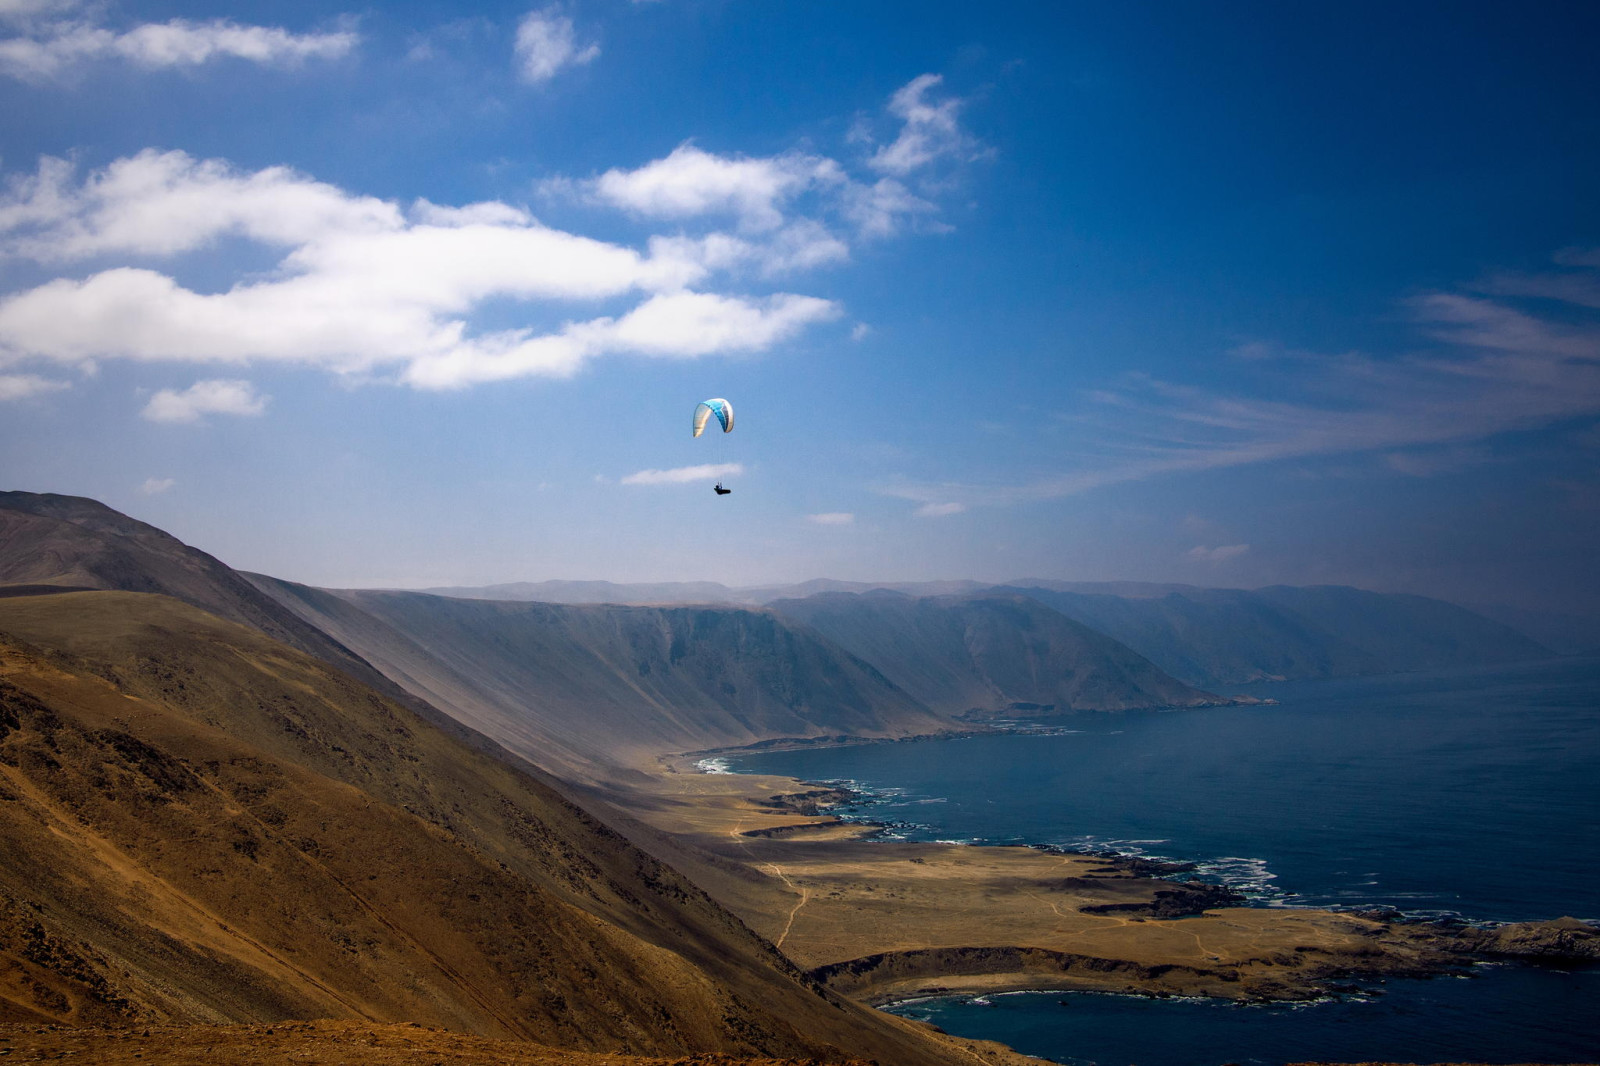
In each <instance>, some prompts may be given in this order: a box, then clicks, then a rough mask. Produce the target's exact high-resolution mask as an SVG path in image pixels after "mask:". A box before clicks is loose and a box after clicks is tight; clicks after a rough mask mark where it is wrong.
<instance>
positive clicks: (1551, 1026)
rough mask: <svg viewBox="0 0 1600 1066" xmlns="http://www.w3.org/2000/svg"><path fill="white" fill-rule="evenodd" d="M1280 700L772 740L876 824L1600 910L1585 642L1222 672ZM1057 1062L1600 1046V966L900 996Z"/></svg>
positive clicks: (1214, 869)
mask: <svg viewBox="0 0 1600 1066" xmlns="http://www.w3.org/2000/svg"><path fill="white" fill-rule="evenodd" d="M1229 692H1230V693H1231V692H1245V693H1248V694H1250V695H1255V696H1259V697H1263V698H1269V697H1270V698H1272V699H1275V700H1277V701H1278V702H1277V704H1276V705H1272V706H1253V707H1225V708H1211V709H1206V710H1198V711H1182V712H1172V713H1159V714H1158V713H1129V714H1118V715H1100V714H1085V715H1074V716H1064V717H1059V718H1052V719H1043V720H1030V721H1027V722H1019V723H1017V725H1018V727H1019V729H1020V730H1022V731H1019V732H1016V733H1011V734H1007V735H1000V736H982V737H966V738H956V739H949V740H931V741H912V742H902V743H894V744H871V745H863V746H860V747H851V748H830V749H821V750H811V751H786V752H771V753H766V754H761V755H748V756H739V757H737V758H734V759H730V760H726V761H725V762H726V763H727V764H728V765H729V766H730V768H732V769H734V770H738V771H744V772H757V773H773V774H785V775H789V776H793V777H798V778H801V779H803V780H807V781H818V782H839V783H845V784H848V785H849V786H850V787H852V788H855V789H857V790H858V791H860V792H862V793H863V794H864V795H865V797H866V799H865V801H864V802H863V803H861V804H860V805H858V806H856V807H854V808H852V809H850V810H848V811H846V812H844V813H845V814H846V816H849V817H859V818H864V819H868V820H871V821H875V822H880V823H887V824H888V825H889V826H890V828H889V830H888V832H887V833H886V834H885V835H886V836H889V837H891V838H899V839H914V840H949V841H960V842H968V843H985V844H1049V845H1058V846H1064V847H1070V848H1093V849H1109V850H1116V851H1120V852H1124V853H1128V854H1134V855H1143V856H1148V857H1155V858H1169V859H1179V860H1184V861H1189V862H1194V863H1197V864H1198V871H1199V875H1200V876H1203V877H1205V878H1207V879H1210V880H1216V881H1221V882H1224V883H1227V884H1230V885H1233V886H1234V887H1236V888H1238V889H1239V890H1241V891H1243V892H1245V893H1246V894H1247V895H1248V896H1249V897H1250V898H1251V899H1252V900H1253V901H1254V902H1256V903H1258V904H1259V905H1262V906H1294V905H1308V906H1319V907H1324V906H1334V907H1363V908H1364V907H1375V906H1382V907H1393V908H1396V909H1399V910H1401V911H1404V912H1407V913H1409V914H1414V915H1418V916H1426V917H1438V916H1456V917H1460V918H1463V919H1465V920H1468V921H1475V922H1478V921H1512V920H1528V919H1544V918H1555V917H1560V916H1562V915H1571V916H1574V917H1579V918H1587V919H1600V659H1594V658H1584V659H1564V660H1558V661H1555V662H1546V663H1538V664H1531V665H1530V664H1525V665H1519V666H1515V667H1497V668H1494V669H1479V670H1459V671H1452V672H1445V673H1431V674H1405V675H1398V676H1393V677H1384V678H1360V679H1346V680H1334V681H1306V682H1291V683H1277V684H1270V685H1257V686H1245V687H1244V688H1239V687H1234V688H1230V689H1229ZM894 1009H895V1010H896V1011H897V1012H899V1013H903V1014H907V1015H912V1016H915V1017H919V1018H925V1019H927V1020H929V1021H932V1022H934V1023H935V1024H937V1025H939V1026H941V1027H943V1028H945V1029H947V1030H949V1031H951V1032H954V1033H960V1034H962V1035H966V1036H972V1037H983V1038H988V1039H995V1040H1002V1041H1005V1042H1006V1043H1008V1044H1011V1045H1012V1046H1013V1047H1016V1048H1018V1049H1019V1050H1022V1051H1025V1052H1028V1053H1031V1054H1035V1055H1040V1056H1044V1057H1048V1058H1052V1059H1055V1060H1057V1061H1060V1062H1064V1063H1074V1064H1084V1066H1087V1064H1099V1066H1111V1064H1115V1066H1123V1064H1132V1063H1137V1064H1139V1066H1203V1064H1207V1063H1217V1064H1220V1063H1225V1062H1235V1063H1241V1064H1244V1063H1282V1062H1292V1061H1304V1060H1306V1059H1320V1060H1323V1061H1363V1060H1365V1061H1370V1060H1373V1059H1386V1060H1389V1061H1402V1062H1438V1061H1443V1060H1455V1061H1461V1060H1469V1061H1475V1062H1486V1063H1510V1062H1548V1063H1565V1062H1597V1061H1600V970H1597V969H1592V968H1577V969H1566V970H1559V969H1549V968H1531V967H1522V966H1488V967H1479V968H1477V969H1476V970H1475V971H1474V973H1473V975H1472V976H1470V977H1466V978H1460V977H1444V978H1435V979H1429V980H1403V981H1389V982H1387V983H1384V984H1373V985H1371V986H1369V988H1368V993H1367V994H1365V995H1358V996H1347V997H1345V998H1343V999H1340V1000H1335V1001H1329V1002H1322V1003H1312V1004H1300V1005H1293V1006H1248V1007H1239V1006H1233V1005H1225V1004H1219V1003H1214V1002H1207V1001H1183V1000H1149V999H1143V998H1138V997H1127V996H1113V995H1103V994H1084V993H1073V994H1063V993H1019V994H1010V995H991V996H985V997H978V998H976V999H973V998H954V999H940V1000H924V1001H920V1002H916V1003H908V1004H903V1005H900V1006H898V1007H896V1008H894Z"/></svg>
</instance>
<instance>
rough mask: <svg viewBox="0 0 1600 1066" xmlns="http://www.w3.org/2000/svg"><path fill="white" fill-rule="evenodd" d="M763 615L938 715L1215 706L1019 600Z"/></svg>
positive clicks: (899, 603)
mask: <svg viewBox="0 0 1600 1066" xmlns="http://www.w3.org/2000/svg"><path fill="white" fill-rule="evenodd" d="M772 609H773V610H775V611H777V612H778V613H779V614H781V615H783V616H784V617H786V618H792V619H795V620H797V621H800V622H803V623H805V624H806V625H808V626H810V627H811V628H813V629H815V630H817V631H818V632H820V633H822V634H823V635H824V636H826V637H828V638H829V639H830V640H832V641H834V642H835V643H837V644H839V645H841V646H842V647H844V648H846V649H848V650H849V651H850V652H851V653H853V654H855V655H858V656H860V657H861V658H863V659H865V660H866V661H867V662H869V663H871V664H872V665H873V666H875V667H877V668H878V669H879V670H880V671H882V672H883V674H884V675H885V676H886V677H888V678H889V679H890V680H891V681H893V682H894V683H895V684H896V685H899V686H900V687H901V688H903V689H905V690H906V691H907V692H909V693H911V695H913V696H915V697H916V698H918V699H919V700H922V701H923V702H924V703H926V704H927V705H928V706H930V707H932V708H933V709H934V710H936V711H939V712H940V713H942V714H964V713H967V712H971V711H976V712H979V713H982V714H990V713H998V712H1007V711H1015V710H1018V709H1023V708H1019V707H1018V705H1030V704H1031V705H1034V706H1035V707H1036V708H1044V707H1051V708H1054V709H1055V710H1057V711H1068V710H1095V711H1120V710H1130V709H1133V708H1141V707H1195V706H1204V705H1207V704H1214V703H1216V702H1218V699H1217V697H1215V696H1212V695H1210V694H1209V693H1205V692H1201V691H1199V690H1197V689H1193V688H1190V687H1189V686H1188V685H1185V684H1183V683H1181V682H1179V681H1176V680H1174V679H1173V678H1171V677H1168V676H1167V675H1166V674H1164V673H1162V672H1161V670H1159V669H1158V668H1157V667H1156V666H1154V665H1153V664H1152V663H1150V662H1149V661H1148V660H1147V659H1145V658H1144V657H1143V656H1141V655H1139V654H1138V653H1137V652H1134V651H1133V650H1131V649H1130V648H1127V647H1125V646H1124V645H1122V644H1119V643H1117V642H1116V641H1115V640H1112V639H1111V638H1110V637H1107V636H1104V635H1102V634H1100V633H1096V632H1095V631H1093V630H1091V629H1089V628H1088V627H1086V626H1084V625H1082V624H1080V623H1078V622H1074V621H1072V620H1071V619H1069V618H1066V617H1064V616H1062V615H1060V614H1058V613H1057V612H1055V611H1052V610H1050V609H1049V608H1047V607H1045V606H1044V605H1042V604H1040V603H1037V602H1035V601H1034V600H1031V599H1029V598H1027V597H1024V596H1018V595H990V594H976V595H971V596H939V597H931V598H922V599H917V598H913V597H910V596H905V595H902V594H900V593H897V592H887V591H878V592H870V593H866V594H863V595H856V594H853V593H824V594H821V595H817V596H811V597H808V598H806V599H802V600H779V601H777V602H776V603H774V604H773V605H772Z"/></svg>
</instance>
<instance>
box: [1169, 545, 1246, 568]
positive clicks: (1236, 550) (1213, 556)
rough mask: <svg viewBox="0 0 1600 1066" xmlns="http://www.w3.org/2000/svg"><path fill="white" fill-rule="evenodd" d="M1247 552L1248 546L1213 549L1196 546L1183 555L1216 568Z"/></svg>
mask: <svg viewBox="0 0 1600 1066" xmlns="http://www.w3.org/2000/svg"><path fill="white" fill-rule="evenodd" d="M1249 551H1250V545H1248V544H1224V545H1221V546H1219V547H1215V548H1207V547H1204V546H1203V545H1198V544H1197V545H1195V546H1194V547H1193V548H1190V549H1189V550H1188V551H1186V552H1184V553H1183V554H1184V555H1185V556H1187V557H1188V558H1190V559H1193V560H1194V561H1195V562H1198V563H1210V564H1211V565H1212V566H1216V565H1217V564H1219V563H1225V562H1227V561H1228V560H1230V559H1237V558H1239V556H1241V555H1245V554H1247V553H1248V552H1249Z"/></svg>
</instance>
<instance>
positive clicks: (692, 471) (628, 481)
mask: <svg viewBox="0 0 1600 1066" xmlns="http://www.w3.org/2000/svg"><path fill="white" fill-rule="evenodd" d="M742 473H744V464H743V463H703V464H701V465H700V466H678V467H674V468H672V469H671V470H640V471H638V472H637V473H633V474H629V475H628V476H627V477H625V478H623V479H622V484H624V485H683V484H687V483H688V482H691V481H714V480H716V479H718V478H725V477H733V476H735V475H737V474H742Z"/></svg>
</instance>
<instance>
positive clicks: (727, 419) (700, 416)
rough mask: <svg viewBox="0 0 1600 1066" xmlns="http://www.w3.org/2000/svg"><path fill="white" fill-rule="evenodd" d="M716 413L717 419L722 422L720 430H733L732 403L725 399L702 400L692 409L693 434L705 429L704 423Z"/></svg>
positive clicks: (697, 434) (729, 431)
mask: <svg viewBox="0 0 1600 1066" xmlns="http://www.w3.org/2000/svg"><path fill="white" fill-rule="evenodd" d="M712 415H716V416H717V421H718V422H720V423H721V424H722V432H724V433H732V432H733V404H731V403H729V402H728V401H727V400H723V399H716V400H703V401H701V402H700V404H699V405H697V406H696V407H695V409H694V435H695V436H697V437H698V436H699V435H700V434H701V433H703V432H704V431H705V428H706V423H707V422H708V421H710V419H711V416H712Z"/></svg>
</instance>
